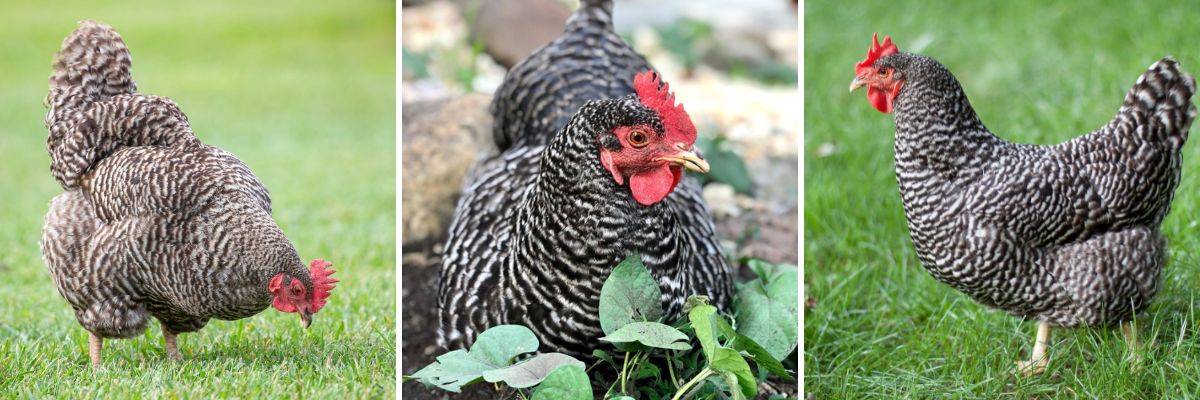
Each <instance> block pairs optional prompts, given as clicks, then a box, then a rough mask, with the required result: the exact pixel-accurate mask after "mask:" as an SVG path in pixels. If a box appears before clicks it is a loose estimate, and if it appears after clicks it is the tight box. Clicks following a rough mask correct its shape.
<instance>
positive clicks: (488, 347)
mask: <svg viewBox="0 0 1200 400" xmlns="http://www.w3.org/2000/svg"><path fill="white" fill-rule="evenodd" d="M539 344H540V343H539V342H538V340H537V336H534V334H533V331H531V330H529V328H526V327H524V326H520V325H499V326H494V327H491V328H489V329H488V330H486V331H483V333H480V334H479V337H478V338H476V339H475V344H474V345H472V346H471V350H470V351H467V350H461V349H460V350H454V351H451V352H449V353H446V354H442V355H440V356H438V358H437V361H435V362H434V363H433V364H429V365H428V366H426V367H425V368H422V369H421V370H420V371H417V372H416V373H414V374H412V375H411V376H409V378H411V379H416V380H418V381H420V382H421V383H424V384H426V385H430V386H437V387H439V388H441V389H443V390H449V391H451V392H456V393H457V392H459V391H461V390H462V387H463V386H465V385H469V384H471V383H475V382H478V381H479V380H480V379H482V378H483V376H484V373H485V372H487V371H490V370H494V369H500V368H504V367H507V366H509V365H512V361H513V358H516V357H517V356H519V355H521V354H525V353H528V352H531V351H536V350H537V348H538V345H539ZM581 364H582V363H581Z"/></svg>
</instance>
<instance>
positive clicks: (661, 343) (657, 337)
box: [600, 322, 692, 350]
mask: <svg viewBox="0 0 1200 400" xmlns="http://www.w3.org/2000/svg"><path fill="white" fill-rule="evenodd" d="M600 340H603V341H606V342H610V343H641V344H643V345H646V346H650V347H657V348H660V349H672V350H691V348H692V345H691V344H689V343H688V338H687V335H685V334H683V332H680V331H679V330H678V329H675V328H672V327H670V326H667V325H663V324H661V323H658V322H633V323H630V324H627V325H625V326H622V327H621V329H617V330H616V331H614V332H613V333H610V334H608V335H607V336H604V337H602V338H600Z"/></svg>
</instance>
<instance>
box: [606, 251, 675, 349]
mask: <svg viewBox="0 0 1200 400" xmlns="http://www.w3.org/2000/svg"><path fill="white" fill-rule="evenodd" d="M662 317H663V310H662V291H661V290H660V289H659V288H658V282H657V281H655V280H654V277H653V276H651V275H650V271H648V270H646V266H645V265H644V264H642V257H641V255H640V254H638V253H637V252H634V253H633V254H631V255H629V257H626V258H625V260H624V261H621V263H620V264H618V265H617V267H616V268H614V269H613V271H612V273H611V274H609V275H608V278H607V279H605V280H604V286H602V287H601V288H600V329H602V330H604V333H605V334H611V333H613V332H614V331H616V330H617V329H620V328H621V327H623V326H625V325H626V324H629V323H631V322H641V321H658V320H659V319H661V318H662Z"/></svg>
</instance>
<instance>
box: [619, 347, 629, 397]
mask: <svg viewBox="0 0 1200 400" xmlns="http://www.w3.org/2000/svg"><path fill="white" fill-rule="evenodd" d="M627 368H629V352H628V351H627V352H625V359H624V360H621V394H625V378H626V375H625V370H626V369H627Z"/></svg>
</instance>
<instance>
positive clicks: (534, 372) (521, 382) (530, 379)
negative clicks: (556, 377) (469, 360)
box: [483, 353, 586, 389]
mask: <svg viewBox="0 0 1200 400" xmlns="http://www.w3.org/2000/svg"><path fill="white" fill-rule="evenodd" d="M571 365H573V366H576V367H579V368H584V367H586V365H585V364H584V363H583V361H579V360H576V359H575V357H571V356H568V355H566V354H562V353H544V354H538V355H537V356H534V357H533V358H531V359H528V360H525V361H521V362H519V363H517V364H513V365H510V366H508V367H505V368H500V369H493V370H488V371H483V379H484V380H486V381H488V382H492V383H495V382H504V383H505V384H507V385H508V386H512V387H515V388H518V389H521V388H527V387H530V386H533V385H536V384H538V383H540V382H542V380H543V379H546V377H547V376H549V375H550V373H551V372H554V371H555V370H557V369H558V368H559V367H562V366H571Z"/></svg>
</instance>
